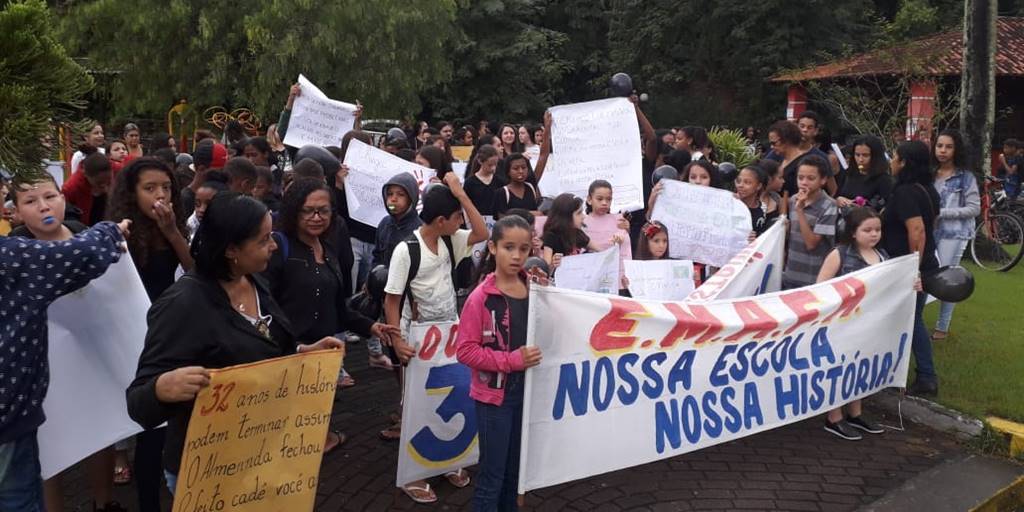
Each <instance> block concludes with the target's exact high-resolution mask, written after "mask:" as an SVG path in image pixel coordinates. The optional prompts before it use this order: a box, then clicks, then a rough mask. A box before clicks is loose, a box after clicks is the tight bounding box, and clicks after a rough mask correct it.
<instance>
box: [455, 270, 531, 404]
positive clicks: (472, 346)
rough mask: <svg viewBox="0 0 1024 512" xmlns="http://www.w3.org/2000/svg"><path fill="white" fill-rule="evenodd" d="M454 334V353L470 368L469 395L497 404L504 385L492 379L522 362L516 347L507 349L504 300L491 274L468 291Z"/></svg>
mask: <svg viewBox="0 0 1024 512" xmlns="http://www.w3.org/2000/svg"><path fill="white" fill-rule="evenodd" d="M495 324H497V325H495ZM458 336H459V337H458V345H457V347H456V351H455V355H456V357H457V358H458V360H459V362H460V363H462V364H464V365H466V366H468V367H469V369H470V373H471V379H472V380H471V382H470V386H469V396H471V397H473V399H474V400H478V401H480V402H483V403H487V404H492V405H501V403H502V401H503V400H504V399H505V389H504V387H497V386H495V383H497V382H504V381H505V380H506V376H507V375H508V374H509V373H512V372H521V371H523V370H525V369H526V366H525V365H524V364H523V357H522V354H521V353H520V352H519V351H518V350H514V351H509V349H508V347H509V344H508V341H509V340H508V338H509V306H508V300H506V299H505V296H504V295H502V293H501V291H500V290H498V287H497V286H496V285H495V278H494V274H488V276H487V277H486V278H484V281H483V282H482V283H480V285H479V286H477V287H476V289H475V290H473V293H471V294H469V298H468V299H467V300H466V305H465V306H464V307H463V308H462V316H461V317H460V318H459V335H458Z"/></svg>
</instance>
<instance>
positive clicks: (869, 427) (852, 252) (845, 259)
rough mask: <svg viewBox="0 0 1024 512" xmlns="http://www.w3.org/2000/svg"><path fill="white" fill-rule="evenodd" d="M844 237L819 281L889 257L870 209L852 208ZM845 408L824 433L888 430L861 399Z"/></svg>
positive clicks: (831, 415)
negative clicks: (872, 418)
mask: <svg viewBox="0 0 1024 512" xmlns="http://www.w3.org/2000/svg"><path fill="white" fill-rule="evenodd" d="M798 172H799V171H798ZM798 176H799V175H798ZM798 179H799V178H798ZM843 238H844V239H845V240H844V241H845V244H843V245H840V246H839V247H836V248H835V249H833V250H832V252H830V253H828V256H826V257H825V262H824V263H823V264H822V265H821V270H820V271H819V272H818V282H819V283H820V282H823V281H828V280H829V279H832V278H834V277H838V276H842V275H846V274H849V273H851V272H856V271H858V270H860V269H863V268H867V267H869V266H871V265H875V264H877V263H881V262H883V261H885V260H887V259H889V255H888V254H886V252H885V250H884V249H881V248H878V247H877V245H878V242H880V241H881V240H882V219H881V218H880V217H879V216H878V214H877V213H875V211H874V210H872V209H871V208H855V209H853V210H852V211H850V213H849V214H848V215H847V216H846V229H845V231H844V232H843ZM846 411H847V412H848V415H847V416H846V420H845V421H843V408H842V407H837V408H835V409H832V410H831V411H829V412H828V417H827V418H826V419H825V432H829V433H831V434H834V435H836V436H839V437H841V438H843V439H846V440H848V441H859V440H860V439H861V435H860V434H859V433H858V432H857V431H856V430H852V429H851V427H852V428H855V429H857V430H862V431H864V432H867V433H869V434H881V433H882V432H884V431H885V430H883V429H882V427H881V426H879V425H877V424H875V423H873V422H871V421H868V420H866V419H864V417H863V416H862V415H861V401H860V400H854V401H852V402H850V403H848V404H846Z"/></svg>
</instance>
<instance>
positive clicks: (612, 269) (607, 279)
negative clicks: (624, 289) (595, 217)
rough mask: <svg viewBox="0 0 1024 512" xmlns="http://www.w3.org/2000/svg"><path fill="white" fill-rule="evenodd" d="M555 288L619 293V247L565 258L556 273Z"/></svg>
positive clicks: (615, 246)
mask: <svg viewBox="0 0 1024 512" xmlns="http://www.w3.org/2000/svg"><path fill="white" fill-rule="evenodd" d="M554 274H555V275H554V279H555V286H559V287H561V288H569V289H573V290H583V291H588V292H597V293H611V294H616V295H617V294H618V293H619V246H617V245H613V246H612V247H611V248H610V249H606V250H604V251H601V252H591V253H587V254H577V255H575V256H564V257H563V258H562V263H561V264H560V265H559V266H558V268H557V269H555V272H554Z"/></svg>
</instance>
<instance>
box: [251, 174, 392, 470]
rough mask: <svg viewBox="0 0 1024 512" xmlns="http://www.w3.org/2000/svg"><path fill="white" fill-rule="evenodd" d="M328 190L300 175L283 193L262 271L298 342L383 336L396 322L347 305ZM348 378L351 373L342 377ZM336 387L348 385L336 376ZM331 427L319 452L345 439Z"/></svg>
mask: <svg viewBox="0 0 1024 512" xmlns="http://www.w3.org/2000/svg"><path fill="white" fill-rule="evenodd" d="M335 219H336V217H335V215H334V210H333V208H332V206H331V190H330V188H329V187H328V186H327V185H325V184H324V183H323V182H322V181H320V180H315V179H300V180H297V181H295V183H293V184H292V186H291V187H289V188H288V190H287V191H286V192H285V194H284V200H283V201H282V203H281V214H280V216H279V217H278V219H277V220H278V230H279V231H277V232H274V241H275V242H276V243H277V245H278V250H277V251H276V252H274V254H273V256H271V258H270V263H269V265H268V266H267V270H266V271H264V272H263V274H262V275H263V277H264V278H265V279H266V280H267V283H268V285H269V286H270V293H271V294H272V295H273V296H274V299H275V300H276V301H277V303H278V304H280V305H281V308H282V309H283V310H284V313H285V316H287V317H288V319H289V320H290V321H291V324H292V330H293V331H294V333H295V338H296V340H298V342H299V343H310V342H312V341H314V340H318V339H320V338H323V337H325V336H333V335H335V334H337V333H340V332H343V331H352V332H354V333H356V334H359V335H361V336H363V337H366V338H369V337H370V336H371V335H372V336H377V337H379V338H382V339H388V333H389V332H394V333H396V334H397V333H398V329H397V328H396V327H392V326H388V325H385V324H381V323H376V322H374V321H373V320H372V319H369V318H367V317H365V316H363V315H361V314H359V313H358V312H356V311H352V310H350V309H349V308H348V307H347V302H348V298H349V296H350V295H351V294H350V291H349V289H348V287H347V286H346V283H347V280H346V277H347V276H346V270H344V269H342V268H341V266H340V265H339V257H338V256H337V252H336V251H335V249H334V247H332V244H331V243H330V242H329V241H328V234H329V233H330V232H331V229H332V227H333V226H332V224H333V221H334V220H335ZM347 378H348V379H349V380H351V377H347ZM338 384H339V385H338V387H339V388H342V387H349V386H351V385H352V384H354V381H353V382H351V383H349V384H348V385H347V386H346V385H345V384H344V383H343V382H342V381H341V380H339V382H338ZM344 440H345V438H344V437H343V436H341V435H340V434H336V433H331V435H330V436H329V438H328V440H327V444H326V447H325V450H324V453H327V452H329V451H330V450H332V449H334V447H336V446H338V445H339V444H341V443H342V442H344Z"/></svg>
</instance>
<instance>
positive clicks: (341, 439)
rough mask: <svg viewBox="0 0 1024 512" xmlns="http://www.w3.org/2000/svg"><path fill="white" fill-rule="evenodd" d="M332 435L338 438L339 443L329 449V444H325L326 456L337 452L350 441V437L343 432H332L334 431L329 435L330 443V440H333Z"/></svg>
mask: <svg viewBox="0 0 1024 512" xmlns="http://www.w3.org/2000/svg"><path fill="white" fill-rule="evenodd" d="M331 434H334V435H335V436H337V437H338V442H337V443H336V444H335V445H334V446H330V447H328V446H327V443H326V442H325V443H324V455H327V454H329V453H331V452H333V451H334V450H337V449H338V447H339V446H341V445H343V444H345V441H348V436H346V435H345V434H343V433H342V432H340V431H338V430H332V431H330V432H328V433H327V440H328V441H330V439H331Z"/></svg>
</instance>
